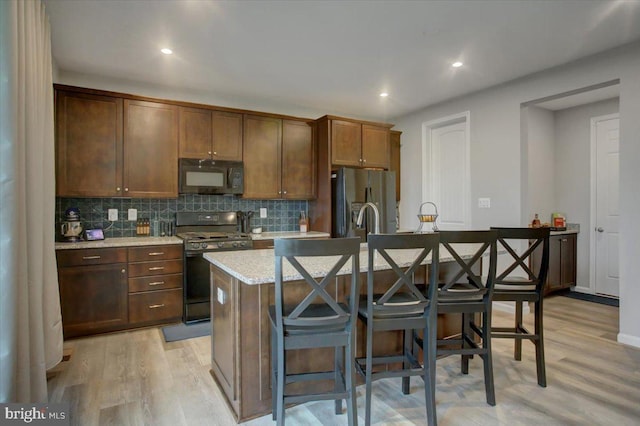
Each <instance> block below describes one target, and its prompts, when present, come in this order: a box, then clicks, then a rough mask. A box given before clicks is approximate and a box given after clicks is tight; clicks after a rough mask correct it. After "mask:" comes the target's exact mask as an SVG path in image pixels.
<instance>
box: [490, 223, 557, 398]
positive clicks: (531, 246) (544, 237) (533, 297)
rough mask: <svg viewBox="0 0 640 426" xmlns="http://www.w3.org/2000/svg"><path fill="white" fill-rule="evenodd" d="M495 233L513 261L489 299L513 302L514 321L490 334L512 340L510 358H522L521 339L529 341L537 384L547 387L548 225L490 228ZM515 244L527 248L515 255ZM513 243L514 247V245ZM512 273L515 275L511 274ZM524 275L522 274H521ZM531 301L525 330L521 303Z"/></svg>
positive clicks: (499, 275) (499, 276)
mask: <svg viewBox="0 0 640 426" xmlns="http://www.w3.org/2000/svg"><path fill="white" fill-rule="evenodd" d="M491 229H494V230H496V231H497V232H498V243H499V245H501V246H502V247H504V248H505V250H506V251H507V253H509V254H510V255H511V258H512V260H513V262H512V263H511V264H509V266H508V267H507V268H506V269H504V270H503V271H502V272H500V273H499V274H498V276H497V277H496V285H495V290H494V292H493V300H495V301H502V302H504V301H506V302H515V304H516V309H515V311H516V313H515V324H514V326H513V327H494V328H493V330H492V337H494V338H503V339H504V338H507V339H515V348H514V358H515V359H516V360H518V361H520V360H521V359H522V340H523V339H527V340H530V341H531V342H532V343H533V344H534V345H535V347H536V371H537V375H538V385H540V386H542V387H546V386H547V374H546V371H545V363H544V339H543V326H542V319H543V310H542V306H543V303H542V301H543V300H544V295H543V287H544V283H545V281H546V278H547V271H548V269H549V228H491ZM516 244H525V245H527V248H526V249H525V250H524V252H523V253H522V254H518V251H521V250H519V247H518V246H516ZM514 246H515V247H514ZM540 249H541V250H542V256H541V261H540V263H539V264H535V262H533V259H532V255H533V253H534V251H536V250H540ZM514 272H515V273H516V275H515V276H514ZM518 272H520V275H519V276H518ZM522 275H524V276H522ZM525 302H527V303H529V302H532V303H533V304H534V310H533V312H534V332H533V333H531V332H529V331H528V330H527V329H526V328H525V327H524V324H523V322H522V304H523V303H525Z"/></svg>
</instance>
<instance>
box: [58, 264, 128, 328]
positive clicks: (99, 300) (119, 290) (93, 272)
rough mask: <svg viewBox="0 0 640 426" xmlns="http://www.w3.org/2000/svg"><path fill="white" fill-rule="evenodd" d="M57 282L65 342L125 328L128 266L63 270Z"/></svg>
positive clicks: (59, 271) (114, 265)
mask: <svg viewBox="0 0 640 426" xmlns="http://www.w3.org/2000/svg"><path fill="white" fill-rule="evenodd" d="M58 282H59V286H60V301H61V309H62V325H63V331H64V337H65V338H69V337H76V336H82V335H86V334H93V333H101V332H105V331H112V330H118V329H121V328H124V327H126V325H127V323H128V307H127V264H126V263H114V264H106V265H90V266H71V267H62V268H59V269H58Z"/></svg>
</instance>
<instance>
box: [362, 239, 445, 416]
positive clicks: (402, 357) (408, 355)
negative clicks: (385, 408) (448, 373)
mask: <svg viewBox="0 0 640 426" xmlns="http://www.w3.org/2000/svg"><path fill="white" fill-rule="evenodd" d="M438 243H439V236H438V234H403V235H398V234H392V235H375V234H370V235H369V237H368V248H369V253H368V255H369V256H368V258H369V266H368V273H367V295H366V296H361V297H360V307H359V309H358V317H359V318H360V319H361V320H362V321H363V322H364V323H365V325H366V330H367V336H366V338H367V343H366V345H367V350H366V358H364V359H358V360H357V368H358V372H359V373H360V374H362V375H363V376H364V377H365V389H366V390H365V394H366V395H365V397H366V401H365V424H366V425H370V424H371V392H372V383H373V381H374V380H376V379H381V378H386V377H402V391H403V393H405V394H408V393H409V380H410V377H411V376H420V377H422V379H423V381H424V391H425V400H426V406H427V407H426V409H427V421H428V423H429V425H435V424H436V423H437V417H436V400H435V387H436V382H435V359H436V358H435V355H436V354H435V348H436V333H437V328H436V310H435V309H434V307H435V302H436V294H437V286H436V285H435V283H436V281H435V280H436V277H437V276H438ZM400 253H405V256H407V257H409V258H410V260H409V261H408V262H406V263H408V268H407V267H406V266H403V267H401V266H399V265H398V263H400V261H399V260H397V259H398V255H399V254H400ZM429 254H430V255H431V258H432V259H433V261H432V263H431V268H430V270H431V273H430V275H429V276H430V278H429V284H430V285H429V286H428V287H427V290H426V291H425V290H424V289H422V290H421V289H419V288H418V286H416V284H415V282H414V279H413V278H414V273H415V272H416V271H417V270H418V269H419V268H421V267H422V268H424V267H425V265H421V263H422V262H423V261H424V260H425V259H426V258H427V256H428V255H429ZM376 257H377V258H378V259H383V260H384V261H386V262H387V263H388V264H389V266H391V268H392V270H393V271H394V272H395V278H396V279H395V282H388V283H385V289H386V291H384V292H382V293H380V294H377V293H376V292H375V288H374V285H375V284H377V283H375V282H374V261H375V258H376ZM378 261H379V260H378ZM402 263H403V264H404V263H405V262H402ZM415 329H419V330H422V332H423V333H424V334H423V335H424V336H427V337H426V339H427V342H428V344H427V346H426V349H425V350H424V351H423V353H422V359H420V357H419V354H418V348H417V347H415V345H414V344H413V339H412V331H413V330H415ZM389 330H402V331H403V332H404V334H403V337H404V342H403V350H402V353H400V354H398V353H393V354H379V353H377V354H375V355H374V353H373V346H374V339H375V335H376V332H377V331H389ZM374 365H375V366H383V367H384V368H383V369H378V370H376V371H374Z"/></svg>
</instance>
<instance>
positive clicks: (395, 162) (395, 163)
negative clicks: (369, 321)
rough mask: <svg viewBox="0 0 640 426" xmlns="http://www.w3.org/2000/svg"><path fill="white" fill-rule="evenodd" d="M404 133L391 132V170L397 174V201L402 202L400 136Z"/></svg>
mask: <svg viewBox="0 0 640 426" xmlns="http://www.w3.org/2000/svg"><path fill="white" fill-rule="evenodd" d="M401 134H402V132H399V131H397V130H392V131H391V132H389V140H390V149H391V161H390V164H389V170H390V171H392V172H396V201H400V170H401V169H400V135H401Z"/></svg>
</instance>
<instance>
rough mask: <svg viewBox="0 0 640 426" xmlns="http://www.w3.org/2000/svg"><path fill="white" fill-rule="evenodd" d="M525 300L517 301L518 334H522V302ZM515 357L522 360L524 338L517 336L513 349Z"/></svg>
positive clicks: (516, 328)
mask: <svg viewBox="0 0 640 426" xmlns="http://www.w3.org/2000/svg"><path fill="white" fill-rule="evenodd" d="M523 303H524V302H519V301H518V302H516V327H515V330H516V331H515V332H516V334H520V333H521V330H522V304H523ZM513 359H515V360H516V361H520V360H522V339H519V338H517V337H516V338H515V347H514V351H513Z"/></svg>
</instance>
